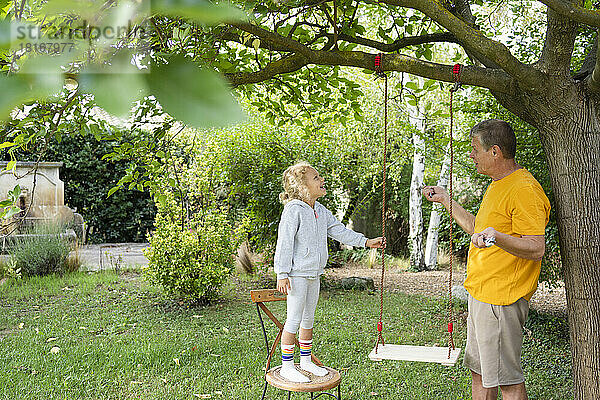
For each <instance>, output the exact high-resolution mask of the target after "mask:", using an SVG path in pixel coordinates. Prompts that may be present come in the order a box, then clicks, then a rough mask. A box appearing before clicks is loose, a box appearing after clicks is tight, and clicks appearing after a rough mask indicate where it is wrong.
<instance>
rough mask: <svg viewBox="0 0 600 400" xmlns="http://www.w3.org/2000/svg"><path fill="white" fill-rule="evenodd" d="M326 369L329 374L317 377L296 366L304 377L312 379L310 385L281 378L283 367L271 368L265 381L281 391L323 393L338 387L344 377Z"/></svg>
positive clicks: (330, 369) (331, 369)
mask: <svg viewBox="0 0 600 400" xmlns="http://www.w3.org/2000/svg"><path fill="white" fill-rule="evenodd" d="M322 368H325V369H326V370H327V371H329V373H328V374H327V375H325V376H316V375H314V374H311V373H310V372H306V371H304V370H301V369H300V367H298V364H296V369H298V370H299V371H301V372H302V373H303V374H304V375H306V376H308V377H309V378H310V382H308V383H298V382H291V381H288V380H287V379H285V378H284V377H282V376H281V374H280V373H279V371H280V370H281V365H279V366H277V367H273V368H271V369H270V370H269V371H267V374H266V376H265V379H266V380H267V382H268V383H269V385H271V386H274V387H276V388H279V389H283V390H287V391H289V392H322V391H324V390H329V389H333V388H334V387H336V386H338V385H339V384H340V382H341V381H342V376H341V375H340V373H339V372H338V371H336V370H335V369H333V368H329V367H322Z"/></svg>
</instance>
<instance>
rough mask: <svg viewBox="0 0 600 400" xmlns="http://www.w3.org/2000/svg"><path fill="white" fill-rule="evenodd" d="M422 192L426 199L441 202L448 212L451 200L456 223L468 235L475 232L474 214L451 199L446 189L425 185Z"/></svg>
mask: <svg viewBox="0 0 600 400" xmlns="http://www.w3.org/2000/svg"><path fill="white" fill-rule="evenodd" d="M422 192H423V196H425V198H426V199H427V200H429V201H431V202H434V203H441V204H443V205H444V207H445V208H446V210H448V212H450V201H452V217H453V218H454V220H455V221H456V223H457V224H458V225H459V226H460V227H461V228H462V229H463V230H464V231H465V232H467V233H468V234H469V235H472V234H473V233H475V216H474V215H473V214H471V213H470V212H468V211H467V210H465V209H464V208H463V207H462V206H461V205H460V204H458V203H457V202H456V201H454V200H451V199H450V195H449V194H448V192H447V191H446V189H444V188H443V187H441V186H425V187H424V188H423V191H422ZM484 247H485V246H484Z"/></svg>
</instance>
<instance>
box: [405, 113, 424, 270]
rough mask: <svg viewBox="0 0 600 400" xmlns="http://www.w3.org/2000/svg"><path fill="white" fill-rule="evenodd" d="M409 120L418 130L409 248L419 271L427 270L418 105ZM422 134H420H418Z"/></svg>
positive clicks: (412, 187) (412, 263)
mask: <svg viewBox="0 0 600 400" xmlns="http://www.w3.org/2000/svg"><path fill="white" fill-rule="evenodd" d="M409 120H410V123H411V125H412V126H414V127H415V128H416V129H415V131H414V133H413V145H414V148H415V151H414V158H413V171H412V179H411V181H410V197H409V206H408V213H409V224H410V232H409V238H408V241H409V248H410V265H411V267H412V268H414V269H416V270H417V271H422V270H424V269H425V258H424V252H423V208H422V201H423V200H422V194H421V189H422V187H423V177H424V175H425V159H424V156H423V153H424V152H425V142H424V140H423V137H422V134H424V133H425V120H424V113H423V112H421V110H420V109H419V107H418V105H417V106H415V107H411V106H409ZM418 132H420V134H419V133H418Z"/></svg>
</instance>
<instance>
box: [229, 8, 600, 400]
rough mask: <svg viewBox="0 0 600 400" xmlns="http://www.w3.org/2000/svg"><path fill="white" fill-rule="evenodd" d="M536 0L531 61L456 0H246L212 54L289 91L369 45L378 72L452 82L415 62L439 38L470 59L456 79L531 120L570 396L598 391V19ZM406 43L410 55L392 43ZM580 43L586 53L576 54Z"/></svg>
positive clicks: (236, 80)
mask: <svg viewBox="0 0 600 400" xmlns="http://www.w3.org/2000/svg"><path fill="white" fill-rule="evenodd" d="M473 3H475V4H479V5H482V4H484V2H483V0H474V1H473ZM489 3H491V2H485V4H488V5H489ZM539 3H542V4H543V5H545V7H544V8H543V9H542V10H541V11H540V13H539V14H537V15H536V17H537V18H538V20H539V18H541V17H543V16H545V17H546V22H545V28H546V30H545V37H544V38H543V42H542V43H541V52H540V53H539V57H537V59H536V60H534V62H532V63H529V62H527V60H524V59H523V58H522V57H521V59H519V58H518V57H517V56H515V54H513V53H512V52H511V50H510V49H509V47H507V45H505V44H503V43H502V42H501V40H502V38H501V37H499V38H498V39H497V40H495V39H494V38H492V36H494V32H493V31H492V32H487V33H486V32H483V31H482V30H481V29H480V27H479V25H478V24H480V23H481V20H482V19H483V18H480V19H479V20H478V19H477V17H476V14H474V12H473V10H474V9H475V8H474V7H473V6H472V4H471V2H470V1H468V0H455V1H453V2H452V1H442V0H380V1H377V2H373V1H351V0H345V1H334V2H324V1H321V0H308V1H302V2H285V3H278V4H277V3H276V4H271V3H268V4H267V3H262V2H260V3H253V4H254V7H253V8H252V11H253V14H254V16H255V20H254V21H252V22H237V23H231V24H229V25H228V26H227V28H226V29H223V30H221V31H220V34H221V36H220V38H221V42H220V44H221V46H222V48H226V49H229V50H224V51H222V52H221V53H220V54H226V52H227V51H229V52H230V54H234V53H235V54H238V53H240V52H244V51H246V52H249V53H251V56H249V57H247V60H248V59H249V58H250V57H252V58H253V59H255V61H252V62H242V61H238V63H237V64H238V67H237V68H233V69H234V71H231V70H229V71H227V70H224V72H226V73H225V75H226V77H227V78H228V79H229V80H230V82H231V83H232V84H233V85H234V86H240V85H246V84H254V83H258V82H267V81H269V83H267V86H268V87H272V86H273V85H275V84H276V85H278V86H280V87H282V88H286V87H289V90H290V92H291V93H294V92H297V93H298V94H300V93H301V90H300V89H298V86H302V87H303V88H306V87H311V88H312V87H314V86H315V85H316V83H315V82H306V79H304V80H303V79H300V78H302V77H305V76H306V73H307V71H314V70H316V69H317V67H315V66H334V67H339V66H350V67H357V68H362V69H366V70H374V56H375V53H376V52H382V53H385V55H384V57H383V68H384V70H386V71H399V72H400V71H401V72H408V73H411V74H414V75H419V76H422V77H425V78H430V79H436V80H440V81H445V82H452V80H453V74H452V66H451V65H446V64H440V63H434V62H431V61H429V60H427V59H431V52H432V50H433V49H434V48H433V46H432V44H433V43H435V42H451V43H455V44H457V45H459V46H460V47H461V48H462V49H464V51H465V53H466V54H467V55H468V57H469V60H470V63H469V65H467V66H465V68H464V70H463V72H462V76H461V81H462V83H463V84H466V85H474V86H479V87H483V88H487V89H489V90H490V92H491V93H492V95H493V96H494V97H495V98H496V99H497V100H498V101H499V102H500V103H501V104H502V105H503V106H504V107H506V108H507V109H508V110H510V111H511V112H512V113H514V114H515V115H517V116H519V117H520V118H522V119H523V120H525V121H526V122H528V123H529V124H531V125H532V126H534V127H535V128H537V129H538V132H539V138H540V140H541V142H542V145H543V148H544V151H545V154H546V157H547V161H548V165H549V168H550V174H551V180H552V186H553V189H554V193H555V200H556V206H557V221H558V226H559V234H560V246H561V257H562V263H563V266H564V279H565V287H566V292H567V304H568V307H567V308H568V316H569V324H570V336H571V349H572V361H573V374H574V382H575V384H574V392H575V398H576V399H578V400H582V399H591V398H600V336H598V334H597V332H598V331H600V268H598V267H597V260H598V259H600V222H599V221H600V196H599V195H598V193H600V190H599V189H600V170H599V169H598V165H600V156H599V154H600V140H599V136H600V114H599V111H598V110H599V109H600V96H598V94H599V93H600V58H597V51H598V40H595V41H594V40H593V37H594V35H593V34H590V31H591V30H592V29H595V28H598V27H600V13H599V12H598V11H597V10H595V9H591V8H592V6H591V2H588V1H584V0H540V1H539ZM539 3H538V2H534V5H536V4H539ZM515 4H516V5H517V6H518V2H515ZM522 7H523V8H522V9H521V11H523V10H525V9H526V7H527V5H523V6H522ZM586 7H587V8H586ZM477 8H478V9H479V10H481V7H477ZM534 10H535V8H534ZM376 16H379V17H381V19H380V21H384V24H385V25H383V26H381V27H380V28H379V29H378V32H377V33H376V34H373V33H370V32H367V30H366V29H365V27H364V26H363V25H362V24H361V21H364V20H365V18H374V17H376ZM383 16H386V17H385V18H384V17H383ZM484 17H485V16H484ZM538 22H539V21H538ZM542 24H543V22H542ZM428 28H429V29H428ZM413 33H416V35H413ZM375 35H377V36H378V37H377V38H376V39H373V37H374V36H375ZM590 38H592V40H590ZM226 43H229V44H226ZM576 43H578V46H577V47H576V46H575V44H576ZM245 45H247V47H244V46H245ZM408 46H413V48H416V49H417V50H416V52H417V53H420V54H421V55H422V57H421V58H419V57H418V56H417V57H412V56H408V55H404V54H401V53H399V52H400V51H402V49H405V48H406V47H408ZM581 46H584V47H585V53H586V54H587V55H586V56H585V59H584V60H583V62H581V59H579V58H578V57H579V55H580V54H581V52H582V49H581ZM417 55H418V54H417ZM423 57H424V58H425V59H423ZM332 70H335V68H333V69H332ZM321 71H322V70H321ZM309 73H310V72H309ZM315 75H316V74H315ZM323 77H325V79H326V78H327V77H328V75H327V74H323ZM294 80H296V82H294ZM315 80H318V79H317V78H315ZM333 85H334V86H335V84H333ZM282 90H285V89H282ZM304 90H306V89H304ZM322 91H323V89H319V88H317V90H316V92H317V93H322ZM298 104H300V103H298Z"/></svg>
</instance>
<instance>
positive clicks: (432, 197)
mask: <svg viewBox="0 0 600 400" xmlns="http://www.w3.org/2000/svg"><path fill="white" fill-rule="evenodd" d="M421 192H422V193H423V196H425V198H426V199H427V200H429V201H432V202H434V203H442V204H443V205H446V204H449V198H450V196H448V192H447V191H446V189H444V188H443V187H441V186H425V187H424V188H423V190H422V191H421Z"/></svg>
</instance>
